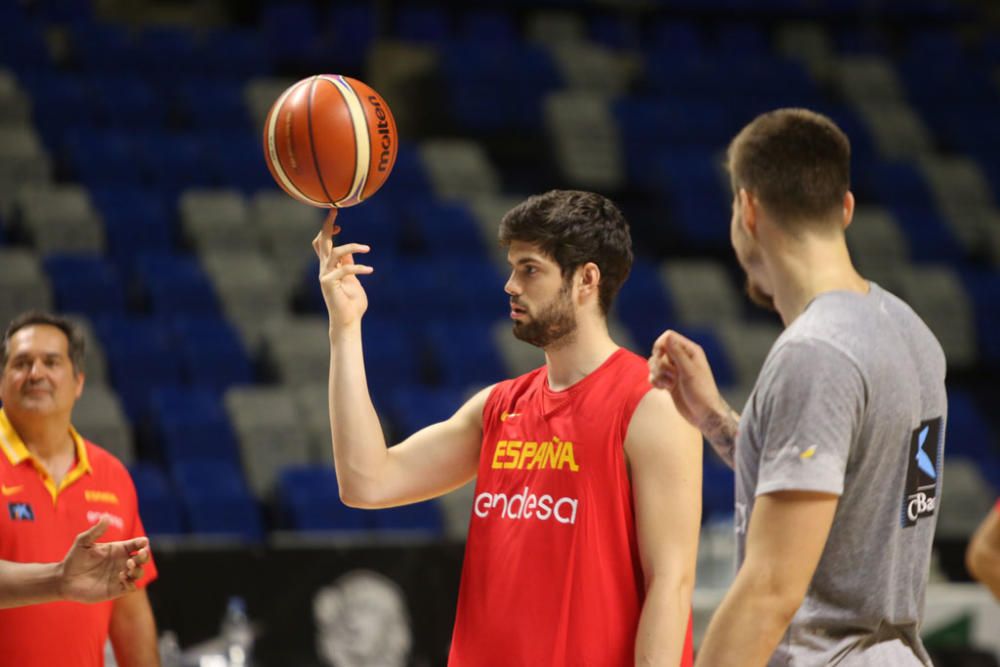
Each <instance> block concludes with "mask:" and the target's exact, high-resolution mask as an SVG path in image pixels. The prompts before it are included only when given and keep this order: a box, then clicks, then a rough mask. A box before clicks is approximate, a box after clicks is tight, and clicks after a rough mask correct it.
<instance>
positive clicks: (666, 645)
mask: <svg viewBox="0 0 1000 667" xmlns="http://www.w3.org/2000/svg"><path fill="white" fill-rule="evenodd" d="M692 588H693V586H692V584H691V582H676V583H672V582H667V581H660V582H655V581H654V583H653V585H651V586H650V587H649V590H647V591H646V602H645V603H644V604H643V606H642V615H641V616H640V617H639V629H638V630H637V632H636V636H635V664H636V667H654V666H656V667H659V666H661V665H662V666H664V667H677V665H679V664H681V654H682V653H683V650H684V642H685V639H686V638H687V628H688V620H689V618H690V615H691V591H692Z"/></svg>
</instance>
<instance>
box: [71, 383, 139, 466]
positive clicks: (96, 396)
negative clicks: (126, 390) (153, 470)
mask: <svg viewBox="0 0 1000 667" xmlns="http://www.w3.org/2000/svg"><path fill="white" fill-rule="evenodd" d="M73 425H74V426H75V427H76V430H77V431H79V432H80V435H82V436H83V437H85V438H87V439H88V440H91V441H92V442H95V443H97V444H98V445H100V446H101V447H103V448H104V449H106V450H108V451H109V452H111V453H112V454H114V455H115V456H117V457H118V459H119V460H121V462H122V463H124V464H126V465H128V464H130V463H132V461H133V460H134V459H135V446H134V444H133V441H132V429H131V426H130V425H129V423H128V420H127V419H126V418H125V412H124V411H123V410H122V406H121V402H120V401H119V400H118V395H117V394H116V393H115V392H114V391H113V390H111V389H110V388H108V387H107V386H103V385H100V384H91V383H89V382H88V383H87V384H86V386H85V387H84V390H83V393H82V394H81V395H80V399H79V400H78V401H77V403H76V407H75V408H74V409H73Z"/></svg>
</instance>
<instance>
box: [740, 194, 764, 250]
mask: <svg viewBox="0 0 1000 667" xmlns="http://www.w3.org/2000/svg"><path fill="white" fill-rule="evenodd" d="M739 198H740V225H741V226H742V227H743V232H744V233H745V234H746V235H747V236H750V237H751V238H757V222H758V213H759V211H760V203H759V202H758V201H757V200H756V199H755V198H754V196H753V195H752V194H751V193H750V192H748V191H747V189H746V188H740V192H739Z"/></svg>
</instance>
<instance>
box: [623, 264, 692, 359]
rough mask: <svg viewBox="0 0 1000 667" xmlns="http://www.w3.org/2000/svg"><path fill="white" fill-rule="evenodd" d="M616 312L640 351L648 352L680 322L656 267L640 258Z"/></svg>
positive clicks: (630, 275)
mask: <svg viewBox="0 0 1000 667" xmlns="http://www.w3.org/2000/svg"><path fill="white" fill-rule="evenodd" d="M615 312H616V313H617V315H618V318H619V319H620V320H621V321H622V322H623V323H624V324H625V326H627V327H628V329H629V332H630V333H631V334H632V338H633V339H634V340H635V342H636V344H637V345H638V346H639V350H640V351H644V352H645V351H648V350H651V349H652V347H653V342H655V341H656V339H657V337H659V335H660V334H661V333H663V332H664V330H666V329H667V327H668V326H671V325H672V323H676V322H677V318H676V315H675V313H674V311H673V307H672V306H671V304H670V297H669V295H668V294H667V292H666V290H665V289H663V283H662V281H661V280H660V276H659V273H658V272H657V269H656V265H654V264H652V263H651V262H649V261H648V260H645V259H643V258H637V259H636V261H635V262H634V263H633V265H632V272H631V273H630V274H629V277H628V280H626V281H625V284H624V285H623V286H622V289H621V291H620V292H619V293H618V298H617V299H616V300H615Z"/></svg>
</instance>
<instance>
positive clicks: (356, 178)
mask: <svg viewBox="0 0 1000 667" xmlns="http://www.w3.org/2000/svg"><path fill="white" fill-rule="evenodd" d="M398 149H399V138H398V136H397V134H396V121H395V119H393V117H392V112H391V111H389V105H388V104H386V103H385V100H383V99H382V96H381V95H379V94H378V93H376V92H375V91H374V90H372V89H371V88H369V87H368V86H367V85H365V84H364V83H362V82H360V81H358V80H357V79H351V78H349V77H346V76H340V75H338V74H317V75H316V76H311V77H309V78H308V79H302V80H301V81H299V82H298V83H296V84H294V85H292V86H291V87H290V88H288V90H286V91H285V92H283V93H282V94H281V96H280V97H278V100H277V101H276V102H275V103H274V105H273V106H272V107H271V110H270V111H269V112H268V114H267V120H266V121H265V123H264V158H265V159H266V160H267V168H268V169H270V170H271V175H272V176H274V180H275V181H277V182H278V185H280V186H281V188H282V189H283V190H284V191H285V192H287V193H288V194H290V195H291V196H292V197H295V198H296V199H298V200H299V201H301V202H304V203H306V204H312V205H313V206H321V207H324V208H333V207H336V208H343V207H345V206H354V205H355V204H360V203H361V202H363V201H364V200H366V199H368V198H369V197H371V196H372V195H373V194H375V192H376V191H377V190H378V189H379V188H380V187H382V184H383V183H385V179H386V178H388V177H389V172H391V171H392V166H393V165H394V164H395V163H396V151H397V150H398Z"/></svg>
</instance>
